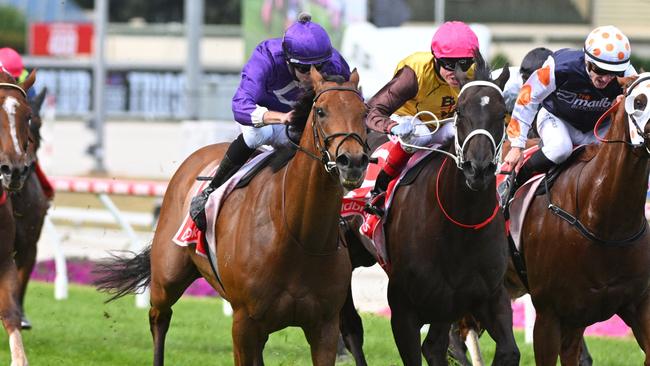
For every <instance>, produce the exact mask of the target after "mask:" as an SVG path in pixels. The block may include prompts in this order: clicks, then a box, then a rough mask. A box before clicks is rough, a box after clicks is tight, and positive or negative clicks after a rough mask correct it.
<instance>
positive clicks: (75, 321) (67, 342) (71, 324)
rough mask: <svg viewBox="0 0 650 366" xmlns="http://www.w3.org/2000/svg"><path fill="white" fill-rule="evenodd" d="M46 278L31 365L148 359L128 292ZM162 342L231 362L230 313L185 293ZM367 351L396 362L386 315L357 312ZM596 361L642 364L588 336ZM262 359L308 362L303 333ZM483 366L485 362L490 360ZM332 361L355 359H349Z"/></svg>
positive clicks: (527, 349) (287, 334)
mask: <svg viewBox="0 0 650 366" xmlns="http://www.w3.org/2000/svg"><path fill="white" fill-rule="evenodd" d="M53 293H54V290H53V286H52V285H51V284H44V283H38V282H33V283H31V284H30V289H29V292H28V298H27V312H28V315H29V317H30V319H31V320H32V322H33V323H34V329H33V330H31V331H26V332H23V334H24V342H25V345H26V350H27V355H28V358H29V361H30V363H31V364H32V365H54V366H65V365H75V366H76V365H112V366H114V365H120V366H122V365H149V364H151V359H152V346H151V337H150V334H149V324H148V321H147V310H145V309H137V308H135V306H134V299H133V297H127V298H125V299H122V300H119V301H117V302H115V303H111V304H108V305H106V304H103V300H104V299H105V298H106V297H105V295H103V294H100V293H97V292H95V290H94V289H93V288H90V287H84V286H71V287H70V295H69V298H68V299H67V300H64V301H56V300H54V296H53ZM174 311H175V314H174V318H173V320H172V324H171V327H170V331H169V333H168V337H167V343H166V356H167V358H166V361H167V362H166V364H167V365H231V364H232V363H233V358H232V346H231V345H232V343H231V338H230V325H231V320H230V318H227V317H224V316H223V315H222V311H221V303H220V301H219V300H217V299H213V298H192V297H185V298H183V299H181V301H180V302H179V303H178V304H176V306H174ZM363 321H364V326H365V328H366V333H365V334H366V335H365V339H366V343H365V347H364V349H365V352H366V355H367V358H368V363H369V364H370V365H401V362H400V361H399V356H398V354H397V349H396V348H395V345H394V342H393V339H392V335H391V330H390V324H389V321H388V320H387V319H385V318H382V317H377V316H373V315H370V314H364V315H363ZM0 334H2V335H1V336H0V344H3V345H4V347H0V364H5V365H6V364H9V362H10V361H9V351H8V346H7V345H8V342H7V336H6V334H4V333H3V332H0ZM3 337H4V338H3ZM517 341H518V343H519V346H520V349H521V352H522V363H521V364H522V365H533V364H534V362H533V355H532V348H531V346H530V345H526V344H524V343H523V335H522V333H521V332H518V333H517ZM587 342H588V344H589V346H590V348H591V351H592V354H593V355H594V359H595V364H596V365H599V366H603V365H641V364H643V355H642V352H641V351H640V350H639V348H638V347H637V345H636V343H635V342H634V340H633V339H622V340H611V339H601V338H588V341H587ZM481 343H482V346H483V354H484V357H485V358H486V359H487V360H488V361H489V360H491V358H492V353H493V346H492V345H491V344H490V343H491V342H490V341H489V340H488V337H487V336H483V337H482V340H481ZM264 357H265V361H266V364H267V365H309V364H311V362H310V359H309V351H308V348H307V343H306V341H305V340H304V337H303V335H302V332H301V331H300V330H299V329H296V328H291V329H286V330H283V331H280V332H277V333H275V334H273V335H271V337H270V340H269V342H268V343H267V346H266V349H265V351H264ZM488 364H489V362H488ZM338 365H353V363H352V362H351V361H347V362H340V363H338Z"/></svg>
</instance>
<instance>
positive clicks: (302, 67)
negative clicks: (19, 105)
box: [291, 63, 325, 74]
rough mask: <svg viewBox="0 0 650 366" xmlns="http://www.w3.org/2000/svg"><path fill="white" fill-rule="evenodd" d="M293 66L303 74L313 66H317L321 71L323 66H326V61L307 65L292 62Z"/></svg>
mask: <svg viewBox="0 0 650 366" xmlns="http://www.w3.org/2000/svg"><path fill="white" fill-rule="evenodd" d="M291 66H292V67H293V68H294V69H296V71H298V72H299V73H301V74H306V73H308V72H309V70H310V69H311V67H312V66H314V67H315V68H316V70H318V71H320V70H321V69H322V68H323V66H325V63H320V64H313V65H307V64H297V63H291Z"/></svg>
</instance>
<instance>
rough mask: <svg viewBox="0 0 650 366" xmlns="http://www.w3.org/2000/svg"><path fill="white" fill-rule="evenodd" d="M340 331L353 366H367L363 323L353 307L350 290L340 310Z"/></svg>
mask: <svg viewBox="0 0 650 366" xmlns="http://www.w3.org/2000/svg"><path fill="white" fill-rule="evenodd" d="M340 329H341V335H342V336H343V342H345V347H346V348H347V349H348V350H349V351H350V353H352V357H354V362H355V364H356V365H357V366H365V365H367V363H366V357H365V355H364V354H363V323H362V322H361V317H360V316H359V313H357V309H356V308H355V307H354V299H353V298H352V288H350V289H349V290H348V296H347V297H346V299H345V303H344V304H343V308H342V309H341V322H340Z"/></svg>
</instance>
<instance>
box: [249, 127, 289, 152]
mask: <svg viewBox="0 0 650 366" xmlns="http://www.w3.org/2000/svg"><path fill="white" fill-rule="evenodd" d="M239 126H240V127H241V132H242V134H243V135H244V142H246V145H248V147H250V148H251V149H257V148H258V147H260V146H262V145H271V146H273V147H281V146H289V145H290V142H289V138H288V137H287V134H286V132H285V128H286V127H287V126H285V125H283V124H273V125H266V126H263V127H253V126H245V125H239Z"/></svg>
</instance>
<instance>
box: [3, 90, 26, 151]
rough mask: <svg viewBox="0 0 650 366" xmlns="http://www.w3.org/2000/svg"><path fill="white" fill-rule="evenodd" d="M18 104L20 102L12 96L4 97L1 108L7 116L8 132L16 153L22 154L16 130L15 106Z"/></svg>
mask: <svg viewBox="0 0 650 366" xmlns="http://www.w3.org/2000/svg"><path fill="white" fill-rule="evenodd" d="M19 105H20V103H19V102H18V100H16V98H14V97H6V98H5V102H4V103H3V104H2V109H4V110H5V112H6V113H7V117H9V133H10V134H11V140H12V141H13V143H14V150H16V154H22V151H21V150H20V144H19V143H18V133H17V131H16V107H17V106H19Z"/></svg>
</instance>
